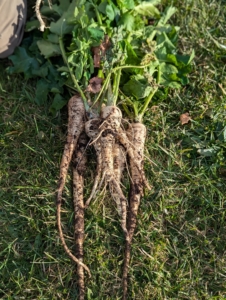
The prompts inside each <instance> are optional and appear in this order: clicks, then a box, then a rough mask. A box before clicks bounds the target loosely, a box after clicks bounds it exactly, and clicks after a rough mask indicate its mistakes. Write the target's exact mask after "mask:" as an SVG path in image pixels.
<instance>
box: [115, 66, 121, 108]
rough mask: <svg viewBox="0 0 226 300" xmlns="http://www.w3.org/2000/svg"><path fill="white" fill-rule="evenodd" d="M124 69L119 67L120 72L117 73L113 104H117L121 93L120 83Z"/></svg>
mask: <svg viewBox="0 0 226 300" xmlns="http://www.w3.org/2000/svg"><path fill="white" fill-rule="evenodd" d="M121 73H122V69H119V70H118V72H117V73H116V74H115V77H114V83H113V97H114V98H113V105H116V103H117V100H118V93H119V84H120V79H121Z"/></svg>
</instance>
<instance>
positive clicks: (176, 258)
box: [0, 0, 226, 300]
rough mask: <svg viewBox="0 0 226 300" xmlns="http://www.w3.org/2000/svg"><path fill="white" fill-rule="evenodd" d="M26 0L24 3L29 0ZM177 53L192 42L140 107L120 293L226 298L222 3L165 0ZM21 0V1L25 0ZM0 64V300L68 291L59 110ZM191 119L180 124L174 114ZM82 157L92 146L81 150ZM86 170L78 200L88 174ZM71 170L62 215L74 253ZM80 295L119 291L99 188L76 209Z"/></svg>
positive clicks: (117, 230)
mask: <svg viewBox="0 0 226 300" xmlns="http://www.w3.org/2000/svg"><path fill="white" fill-rule="evenodd" d="M32 2H34V1H30V2H29V3H30V6H32V5H33V3H32ZM169 3H172V4H173V5H174V6H176V7H177V9H178V11H177V13H176V14H175V17H174V19H173V21H172V22H174V24H177V25H178V26H180V28H181V31H180V43H179V47H180V51H181V52H182V53H191V51H192V49H194V50H195V59H194V62H193V69H192V72H191V74H190V76H189V80H190V83H189V84H188V85H186V86H184V87H183V88H182V89H181V90H178V91H172V92H170V94H169V96H168V97H167V99H161V101H156V102H153V106H152V107H150V109H149V112H148V113H147V114H146V118H145V124H146V125H147V126H148V139H147V143H146V149H145V156H146V161H145V170H146V174H147V177H148V180H149V182H150V184H151V185H152V186H153V188H152V190H151V191H150V192H147V193H146V195H145V197H144V198H143V200H142V203H141V206H140V211H139V221H138V226H137V230H136V234H135V237H134V240H133V245H132V261H131V268H130V281H129V299H131V300H132V299H136V300H139V299H144V300H149V299H153V300H155V299H156V300H157V299H159V300H162V299H167V300H168V299H172V300H173V299H175V300H177V299H188V300H190V299H192V300H196V299H201V300H209V299H214V300H218V299H219V300H220V299H225V298H226V250H225V248H226V217H225V210H226V195H225V190H226V161H225V159H226V69H225V63H226V30H225V28H226V27H225V26H226V1H220V0H211V1H210V0H195V1H193V0H184V1H179V0H174V1H167V0H164V1H163V6H164V7H165V6H166V5H167V4H169ZM31 4H32V5H31ZM9 65H10V62H9V61H8V60H7V59H6V60H2V61H0V153H1V155H0V186H1V188H0V278H1V282H0V299H8V300H11V299H13V300H14V299H32V300H34V299H40V300H45V299H46V300H47V299H64V300H66V299H69V300H71V299H77V296H78V290H77V285H76V279H77V277H76V266H75V264H74V263H73V262H72V261H71V260H70V258H69V257H68V256H67V254H66V253H65V252H64V250H63V248H62V245H61V243H60V241H59V236H58V232H57V228H56V205H55V202H56V199H55V191H56V187H57V181H58V176H59V165H60V160H61V155H62V152H63V148H64V142H65V137H66V130H67V127H66V126H67V110H66V109H62V110H61V111H60V112H59V113H58V114H57V115H54V116H53V115H52V114H51V113H50V112H49V106H50V103H51V99H50V101H49V103H46V104H45V105H43V106H37V104H35V102H34V86H35V82H34V81H27V80H25V79H24V78H23V76H22V75H8V74H7V72H6V68H7V67H8V66H9ZM186 112H188V113H189V115H190V116H191V121H190V122H189V123H188V124H184V125H182V124H181V122H180V115H181V114H183V113H186ZM88 155H89V156H90V157H91V158H92V155H93V153H92V151H91V150H88ZM90 166H91V169H90V170H87V176H86V182H85V184H86V187H87V189H86V191H85V195H86V197H87V196H88V195H89V191H90V188H91V185H92V181H93V176H94V168H95V165H94V161H93V162H92V159H91V163H90ZM70 179H71V174H69V176H68V181H67V185H66V190H65V194H64V200H65V202H64V205H63V212H62V222H63V230H64V233H65V238H66V241H67V244H68V245H69V247H70V249H71V250H72V251H73V249H74V248H73V247H74V241H73V205H72V199H71V191H72V187H71V180H70ZM85 217H86V239H85V245H84V247H85V263H86V264H87V265H88V266H89V268H90V270H91V273H92V278H91V279H88V278H87V280H86V286H87V290H86V293H87V299H98V300H101V299H103V300H105V299H107V300H108V299H109V300H110V299H120V298H121V295H122V291H121V276H122V264H123V249H124V237H123V233H122V230H121V227H120V221H119V218H118V216H117V212H116V210H115V207H114V205H113V204H112V203H111V201H110V200H109V196H108V194H107V193H106V194H104V193H103V194H102V195H100V196H98V197H97V198H96V199H95V200H94V201H93V202H92V204H91V205H90V207H89V208H88V209H87V211H86V216H85Z"/></svg>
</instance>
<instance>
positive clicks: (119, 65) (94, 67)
mask: <svg viewBox="0 0 226 300" xmlns="http://www.w3.org/2000/svg"><path fill="white" fill-rule="evenodd" d="M160 2H161V1H160V0H150V1H139V0H137V1H136V0H126V1H122V0H115V1H114V0H104V1H101V0H88V1H84V0H72V1H69V0H67V1H65V0H59V1H53V5H52V8H51V9H50V8H49V7H48V3H45V4H44V5H43V7H42V9H41V13H42V14H43V15H44V16H45V18H46V19H47V21H48V20H49V27H48V28H47V29H46V30H45V31H44V33H43V34H41V33H40V32H38V31H37V30H34V28H35V26H37V23H35V22H34V20H32V21H31V22H28V23H27V26H26V28H27V31H30V37H29V38H28V39H27V40H25V41H24V43H23V44H22V46H21V47H20V48H18V49H17V51H16V52H15V54H14V55H12V56H11V57H10V59H11V60H12V62H13V64H14V66H13V67H10V68H9V72H11V73H13V72H22V73H24V74H25V77H26V78H31V77H36V78H40V79H38V81H37V91H36V102H37V103H39V104H41V103H43V101H46V99H47V95H48V93H49V92H50V93H53V94H54V95H55V96H54V101H53V105H52V107H51V110H52V111H54V110H58V109H60V108H61V105H64V104H65V101H64V99H63V96H62V93H63V86H67V87H71V88H72V89H76V90H78V91H79V92H81V93H82V95H83V100H84V101H85V102H86V104H87V99H91V100H92V101H93V103H95V102H97V101H100V103H101V102H102V101H107V103H113V104H116V103H118V101H119V100H120V104H122V106H123V108H124V111H125V113H127V114H128V115H129V116H130V117H131V118H135V119H137V120H141V119H142V117H143V115H144V113H145V111H146V109H147V107H148V105H149V102H150V101H151V99H152V98H153V97H154V96H155V95H156V96H157V95H158V93H157V92H158V90H161V89H162V90H164V91H165V92H167V89H168V88H179V87H180V86H181V85H183V84H187V83H188V79H187V74H188V73H189V72H190V70H191V61H192V59H193V57H194V53H193V52H192V53H191V55H179V54H178V53H177V48H176V47H177V40H178V32H179V28H178V27H176V26H173V25H171V24H168V21H169V19H170V18H171V16H172V15H173V14H174V13H175V12H176V9H175V8H174V7H172V6H170V7H167V8H166V9H165V11H163V12H160V11H159V9H158V8H157V5H158V4H160ZM53 74H54V76H53ZM97 74H98V77H101V78H102V79H103V81H102V86H101V88H100V89H92V88H90V84H91V83H90V80H91V78H95V77H96V76H97ZM93 82H95V80H94V81H93ZM94 90H95V91H96V92H95V93H97V94H95V93H93V91H94ZM90 91H91V92H90ZM97 91H98V92H97ZM119 95H120V97H119ZM58 101H59V102H58ZM86 107H87V109H90V108H89V107H88V106H87V105H86Z"/></svg>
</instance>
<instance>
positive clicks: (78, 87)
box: [59, 37, 89, 111]
mask: <svg viewBox="0 0 226 300" xmlns="http://www.w3.org/2000/svg"><path fill="white" fill-rule="evenodd" d="M59 44H60V50H61V53H62V57H63V60H64V62H65V64H66V65H67V67H68V70H69V73H70V76H71V79H72V81H73V83H74V85H75V87H76V89H77V91H78V92H79V94H80V95H81V97H82V100H83V102H84V106H85V110H86V111H89V105H88V102H87V99H86V96H85V95H84V93H83V91H82V89H81V88H80V86H79V84H78V81H77V79H76V78H75V75H74V74H73V73H72V71H71V68H70V66H69V63H68V61H67V56H66V53H65V50H64V44H63V39H62V37H59Z"/></svg>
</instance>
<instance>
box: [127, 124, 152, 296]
mask: <svg viewBox="0 0 226 300" xmlns="http://www.w3.org/2000/svg"><path fill="white" fill-rule="evenodd" d="M127 136H128V140H130V141H132V143H133V146H134V147H133V153H132V154H131V155H129V165H130V172H131V183H130V195H129V209H128V217H127V230H128V236H129V239H128V240H126V246H125V256H124V266H123V282H122V285H123V300H126V299H127V291H128V272H129V263H130V257H131V243H132V239H133V235H134V231H135V228H136V223H137V214H138V209H139V205H140V199H141V197H142V196H143V191H144V187H145V180H146V179H145V180H144V177H145V176H144V169H143V158H144V144H145V138H146V127H145V126H144V125H143V124H140V123H132V124H131V126H130V127H129V129H128V131H127Z"/></svg>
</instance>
